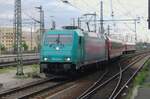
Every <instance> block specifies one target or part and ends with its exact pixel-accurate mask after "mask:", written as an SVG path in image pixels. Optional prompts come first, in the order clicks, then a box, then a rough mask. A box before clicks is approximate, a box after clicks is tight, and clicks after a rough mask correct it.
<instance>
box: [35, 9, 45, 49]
mask: <svg viewBox="0 0 150 99" xmlns="http://www.w3.org/2000/svg"><path fill="white" fill-rule="evenodd" d="M36 8H37V9H39V10H40V11H39V12H40V22H39V23H40V37H39V39H40V40H39V41H40V44H39V51H40V46H41V40H42V37H43V34H44V32H45V26H44V24H45V23H44V10H43V8H42V6H40V7H36Z"/></svg>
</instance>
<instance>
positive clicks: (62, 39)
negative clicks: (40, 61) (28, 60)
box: [44, 34, 73, 44]
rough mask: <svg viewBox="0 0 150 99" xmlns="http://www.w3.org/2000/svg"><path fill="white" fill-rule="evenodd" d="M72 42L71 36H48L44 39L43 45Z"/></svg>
mask: <svg viewBox="0 0 150 99" xmlns="http://www.w3.org/2000/svg"><path fill="white" fill-rule="evenodd" d="M72 42H73V37H72V35H69V34H68V35H67V34H48V35H47V36H46V37H45V42H44V43H45V44H71V43H72Z"/></svg>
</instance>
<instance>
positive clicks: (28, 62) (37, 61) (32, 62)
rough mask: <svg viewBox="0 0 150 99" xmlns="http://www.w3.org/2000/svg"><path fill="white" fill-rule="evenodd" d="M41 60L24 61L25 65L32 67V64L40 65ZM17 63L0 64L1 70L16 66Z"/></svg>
mask: <svg viewBox="0 0 150 99" xmlns="http://www.w3.org/2000/svg"><path fill="white" fill-rule="evenodd" d="M38 63H39V59H28V60H23V65H31V64H38ZM16 65H17V62H15V61H14V62H5V63H0V68H5V67H9V66H16Z"/></svg>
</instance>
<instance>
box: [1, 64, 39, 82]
mask: <svg viewBox="0 0 150 99" xmlns="http://www.w3.org/2000/svg"><path fill="white" fill-rule="evenodd" d="M23 68H24V72H25V74H24V75H23V76H20V77H19V76H16V78H18V79H24V78H29V77H37V75H38V74H39V71H40V69H39V65H36V64H34V65H27V66H24V67H23ZM16 70H17V67H12V66H10V67H6V68H0V74H4V73H9V72H11V71H16Z"/></svg>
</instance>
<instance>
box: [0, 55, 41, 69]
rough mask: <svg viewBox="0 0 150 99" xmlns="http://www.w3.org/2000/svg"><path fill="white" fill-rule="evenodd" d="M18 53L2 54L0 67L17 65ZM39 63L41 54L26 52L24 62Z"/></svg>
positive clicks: (27, 63) (26, 63)
mask: <svg viewBox="0 0 150 99" xmlns="http://www.w3.org/2000/svg"><path fill="white" fill-rule="evenodd" d="M16 58H17V57H16V55H3V56H0V67H1V68H3V67H9V66H16V65H17V62H16ZM37 63H39V55H38V54H25V55H23V64H24V65H30V64H37Z"/></svg>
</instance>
